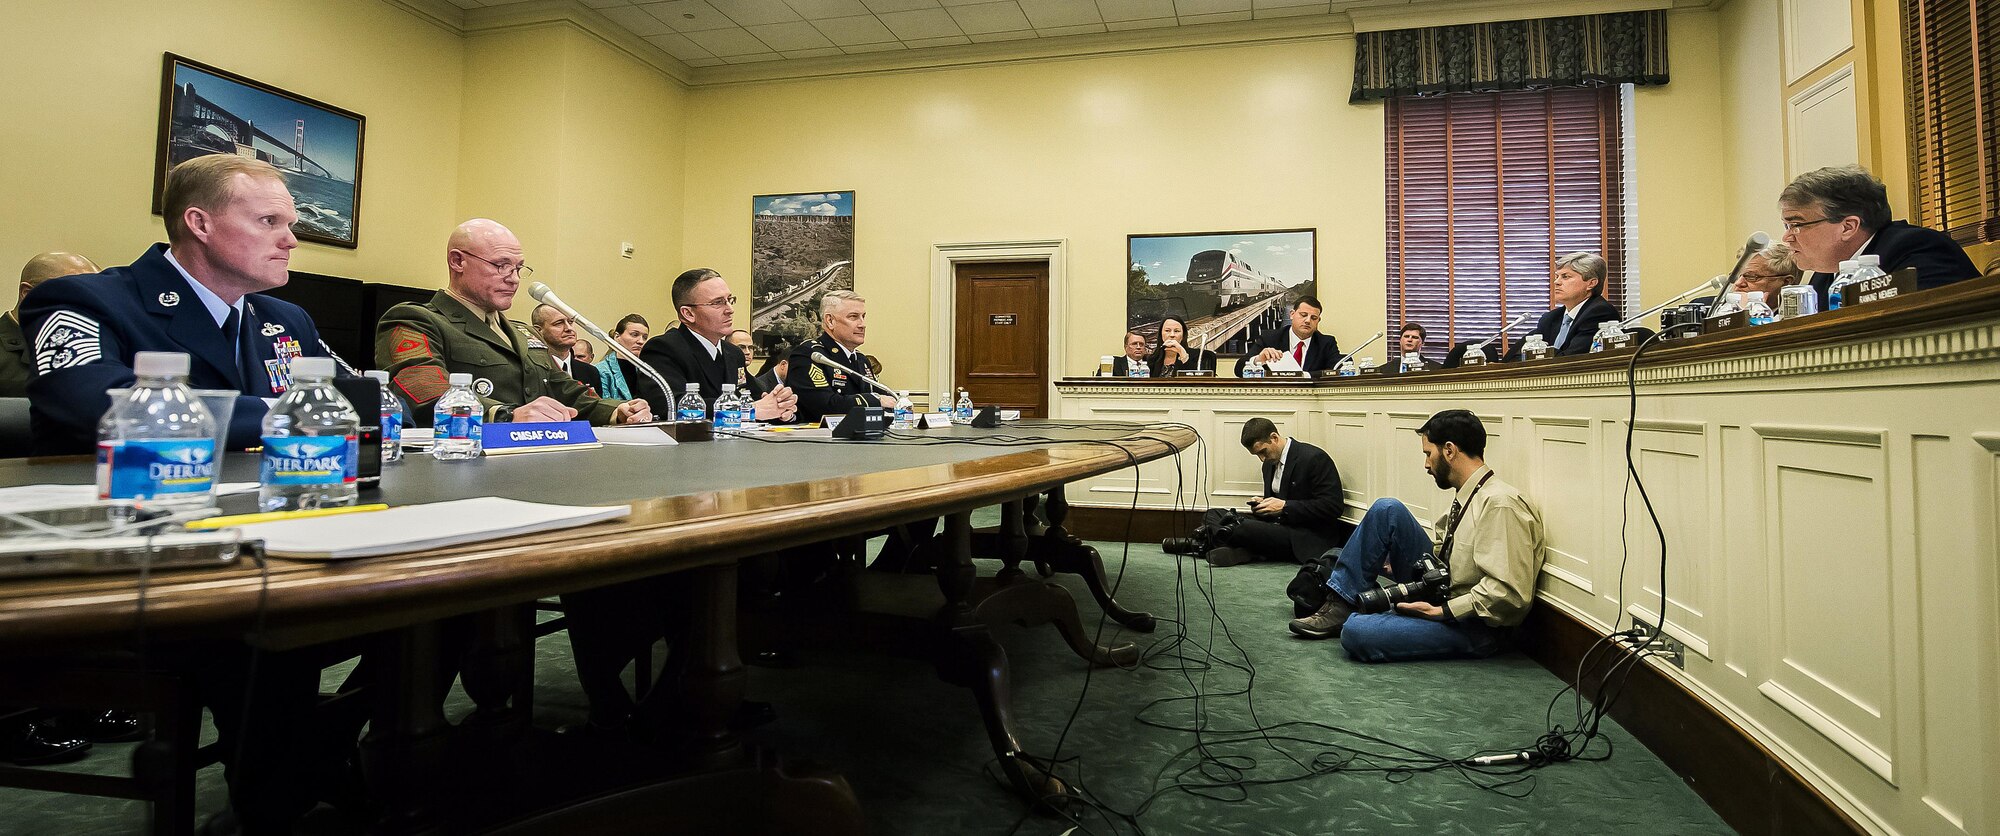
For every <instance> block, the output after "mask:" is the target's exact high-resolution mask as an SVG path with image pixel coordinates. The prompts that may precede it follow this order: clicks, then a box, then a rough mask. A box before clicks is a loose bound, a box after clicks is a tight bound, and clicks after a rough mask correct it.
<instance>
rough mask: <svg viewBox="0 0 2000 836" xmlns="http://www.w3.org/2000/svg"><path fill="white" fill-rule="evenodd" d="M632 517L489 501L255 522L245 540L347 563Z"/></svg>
mask: <svg viewBox="0 0 2000 836" xmlns="http://www.w3.org/2000/svg"><path fill="white" fill-rule="evenodd" d="M631 513H632V506H630V505H616V506H612V507H608V508H600V507H580V506H573V505H544V504H542V503H539V502H522V501H520V500H516V499H501V498H499V497H495V496H484V497H479V498H477V499H458V500H453V501H451V502H431V503H426V504H423V505H406V506H403V507H401V508H391V509H389V510H387V511H369V512H364V513H359V514H335V515H331V516H325V517H301V518H299V519H293V520H280V521H278V522H267V523H256V524H254V525H246V526H243V538H244V539H246V540H250V539H258V540H263V541H264V549H265V551H266V552H268V553H270V554H271V555H273V556H275V557H291V558H300V559H307V560H344V559H348V558H355V557H379V556H381V555H385V554H404V553H407V552H418V551H425V550H427V549H436V548H443V547H445V546H456V545H460V544H463V543H478V542H481V541H485V540H497V539H500V538H502V537H514V536H518V535H522V534H532V533H534V532H537V531H554V530H557V529H563V528H573V527H575V526H579V525H589V524H590V523H594V522H602V521H604V520H613V519H617V518H619V517H624V516H627V515H630V514H631Z"/></svg>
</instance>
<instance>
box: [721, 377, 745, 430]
mask: <svg viewBox="0 0 2000 836" xmlns="http://www.w3.org/2000/svg"><path fill="white" fill-rule="evenodd" d="M742 410H743V407H742V406H741V405H739V404H738V403H737V401H736V384H734V383H724V384H722V394H721V396H719V397H717V398H716V399H715V428H716V429H718V430H740V429H742V428H743V411H742Z"/></svg>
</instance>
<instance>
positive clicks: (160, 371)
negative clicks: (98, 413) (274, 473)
mask: <svg viewBox="0 0 2000 836" xmlns="http://www.w3.org/2000/svg"><path fill="white" fill-rule="evenodd" d="M132 370H133V371H134V372H136V373H137V374H138V377H139V379H138V380H137V381H136V382H134V383H133V384H132V391H131V392H130V393H129V394H127V395H126V396H125V398H124V400H120V401H114V402H113V403H112V404H111V408H110V409H108V410H106V411H105V413H104V418H103V419H102V420H99V421H98V422H97V498H98V499H135V500H141V501H143V502H144V503H145V504H146V505H147V506H149V507H155V508H165V509H168V510H176V511H178V510H183V509H189V508H201V507H206V506H209V505H213V504H215V495H214V493H213V489H214V487H215V453H216V450H215V436H216V427H215V416H213V415H211V414H209V411H208V407H206V406H203V405H202V403H201V399H200V398H198V397H195V395H194V393H193V392H190V391H188V387H187V375H188V356H187V355H186V354H180V353H177V352H168V351H141V352H139V353H137V354H135V355H133V357H132Z"/></svg>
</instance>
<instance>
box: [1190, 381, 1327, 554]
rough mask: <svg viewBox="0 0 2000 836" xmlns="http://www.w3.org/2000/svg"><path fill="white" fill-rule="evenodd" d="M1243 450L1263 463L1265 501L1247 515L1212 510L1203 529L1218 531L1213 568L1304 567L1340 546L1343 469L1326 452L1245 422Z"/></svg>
mask: <svg viewBox="0 0 2000 836" xmlns="http://www.w3.org/2000/svg"><path fill="white" fill-rule="evenodd" d="M1243 447H1244V449H1247V450H1249V451H1250V454H1251V455H1253V456H1256V457H1257V458H1258V460H1259V461H1261V462H1263V470H1264V495H1263V496H1260V497H1258V498H1256V499H1254V500H1251V502H1250V506H1249V511H1250V513H1249V514H1248V515H1241V514H1239V513H1238V512H1237V511H1236V510H1235V509H1233V508H1213V509H1210V510H1209V511H1208V512H1207V513H1205V514H1203V515H1202V525H1203V526H1204V527H1206V528H1210V529H1214V530H1217V531H1218V532H1219V533H1218V534H1217V536H1216V538H1215V540H1214V542H1212V543H1211V544H1210V545H1211V546H1212V548H1210V549H1209V551H1208V553H1207V554H1205V555H1203V557H1204V558H1206V559H1207V560H1208V562H1209V565H1211V566H1218V567H1220V566H1235V565H1237V564H1239V563H1249V562H1251V561H1253V560H1272V561H1283V562H1286V563H1304V562H1306V561H1308V560H1312V559H1313V558H1316V557H1319V556H1320V555H1322V554H1324V553H1326V550H1327V549H1329V548H1332V547H1333V544H1334V543H1336V542H1338V540H1337V537H1338V534H1337V533H1336V531H1335V530H1334V523H1335V522H1337V521H1338V520H1339V519H1340V509H1341V507H1342V502H1343V500H1342V494H1341V492H1340V468H1338V467H1335V466H1334V464H1333V459H1332V458H1331V457H1329V456H1328V455H1327V454H1326V451H1325V450H1321V449H1319V448H1318V447H1314V446H1313V445H1311V444H1307V443H1305V442H1303V441H1300V440H1298V439H1296V438H1286V437H1284V436H1283V435H1282V434H1280V433H1279V432H1278V427H1277V425H1276V424H1273V423H1271V419H1269V418H1261V417H1259V418H1252V419H1250V420H1248V421H1245V422H1243ZM1225 521H1226V522H1225Z"/></svg>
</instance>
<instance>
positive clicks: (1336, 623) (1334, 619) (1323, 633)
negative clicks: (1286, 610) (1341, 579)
mask: <svg viewBox="0 0 2000 836" xmlns="http://www.w3.org/2000/svg"><path fill="white" fill-rule="evenodd" d="M1353 614H1354V608H1353V607H1352V606H1349V605H1348V603H1347V602H1346V601H1344V600H1341V597H1340V596H1338V595H1331V594H1329V595H1327V596H1326V603H1325V604H1323V605H1321V606H1320V608H1319V612H1316V613H1313V614H1312V615H1309V616H1306V617H1305V618H1294V619H1292V623H1291V628H1292V632H1293V633H1297V634H1298V635H1299V636H1300V637H1301V638H1308V639H1332V638H1339V637H1340V628H1342V627H1345V626H1347V617H1348V616H1350V615H1353Z"/></svg>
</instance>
